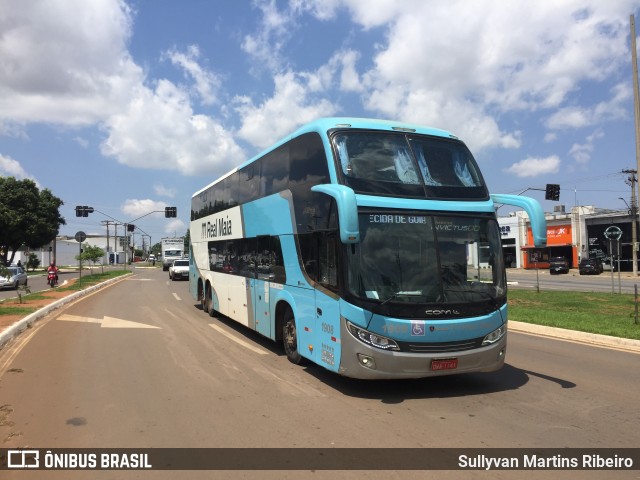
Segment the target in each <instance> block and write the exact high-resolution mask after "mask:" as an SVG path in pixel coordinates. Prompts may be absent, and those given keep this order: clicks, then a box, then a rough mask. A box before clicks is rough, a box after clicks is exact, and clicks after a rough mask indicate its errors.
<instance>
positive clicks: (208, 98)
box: [165, 45, 221, 105]
mask: <svg viewBox="0 0 640 480" xmlns="http://www.w3.org/2000/svg"><path fill="white" fill-rule="evenodd" d="M165 56H166V57H167V58H168V59H169V60H170V61H171V63H173V64H174V65H177V66H179V67H181V68H182V69H183V70H184V71H185V73H186V74H188V75H189V77H191V78H192V79H193V81H194V82H195V87H194V88H195V90H196V92H197V93H198V95H199V96H200V98H201V100H202V103H203V104H204V105H212V104H214V103H216V91H217V89H218V88H219V87H220V83H221V82H220V78H218V76H217V75H215V74H214V73H213V72H210V71H207V70H206V69H204V68H203V67H202V66H201V65H199V64H198V62H197V60H198V58H199V57H200V49H199V47H198V46H197V45H190V46H189V47H188V49H187V52H186V53H181V52H178V51H177V50H175V49H173V50H170V51H168V52H166V54H165Z"/></svg>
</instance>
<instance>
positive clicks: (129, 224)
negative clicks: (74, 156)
mask: <svg viewBox="0 0 640 480" xmlns="http://www.w3.org/2000/svg"><path fill="white" fill-rule="evenodd" d="M135 229H136V226H135V225H134V224H133V223H128V224H127V232H133V231H134V230H135Z"/></svg>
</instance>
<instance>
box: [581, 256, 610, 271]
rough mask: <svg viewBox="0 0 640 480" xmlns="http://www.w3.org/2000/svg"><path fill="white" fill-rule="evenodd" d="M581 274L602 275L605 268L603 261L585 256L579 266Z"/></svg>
mask: <svg viewBox="0 0 640 480" xmlns="http://www.w3.org/2000/svg"><path fill="white" fill-rule="evenodd" d="M578 270H579V272H580V275H600V274H601V273H602V271H603V270H604V269H603V267H602V262H601V261H599V260H598V259H596V258H583V259H582V260H580V265H579V266H578Z"/></svg>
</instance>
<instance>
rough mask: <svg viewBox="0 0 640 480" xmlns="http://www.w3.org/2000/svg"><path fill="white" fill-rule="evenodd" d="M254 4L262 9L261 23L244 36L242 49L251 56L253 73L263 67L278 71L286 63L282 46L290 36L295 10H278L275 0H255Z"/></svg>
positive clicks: (293, 24)
mask: <svg viewBox="0 0 640 480" xmlns="http://www.w3.org/2000/svg"><path fill="white" fill-rule="evenodd" d="M254 5H256V6H257V7H258V8H259V9H260V10H261V11H262V19H261V25H260V26H259V28H258V29H257V31H256V32H255V33H253V34H249V35H246V36H245V37H244V40H243V41H242V45H241V46H242V49H243V50H244V51H245V52H246V53H248V54H249V55H250V56H251V57H253V59H254V61H253V62H252V67H251V70H252V71H253V72H254V73H257V71H259V70H260V69H264V68H266V69H267V70H269V71H272V72H275V71H278V70H280V69H281V68H282V65H283V64H285V63H286V62H285V60H284V58H283V56H282V48H283V46H284V45H285V43H286V42H287V41H288V40H289V39H290V38H291V35H292V33H291V32H292V30H293V29H294V26H295V22H294V19H295V12H294V11H292V10H290V9H285V10H282V11H280V10H278V6H277V4H276V2H275V0H267V1H257V2H255V3H254Z"/></svg>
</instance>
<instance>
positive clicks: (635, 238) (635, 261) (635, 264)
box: [622, 170, 638, 277]
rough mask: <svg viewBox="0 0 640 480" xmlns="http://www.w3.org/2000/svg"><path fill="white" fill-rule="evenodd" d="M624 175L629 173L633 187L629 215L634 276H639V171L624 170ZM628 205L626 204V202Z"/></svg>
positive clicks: (628, 179) (629, 181) (629, 179)
mask: <svg viewBox="0 0 640 480" xmlns="http://www.w3.org/2000/svg"><path fill="white" fill-rule="evenodd" d="M622 173H628V174H629V177H628V178H627V183H628V184H629V185H631V208H630V209H629V213H630V215H631V258H632V259H633V276H634V277H635V276H637V275H638V252H637V250H636V245H637V243H638V228H637V224H636V219H637V215H638V209H637V205H638V204H637V201H636V182H637V181H638V179H637V177H636V174H637V173H638V172H637V170H622ZM625 203H626V202H625Z"/></svg>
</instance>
